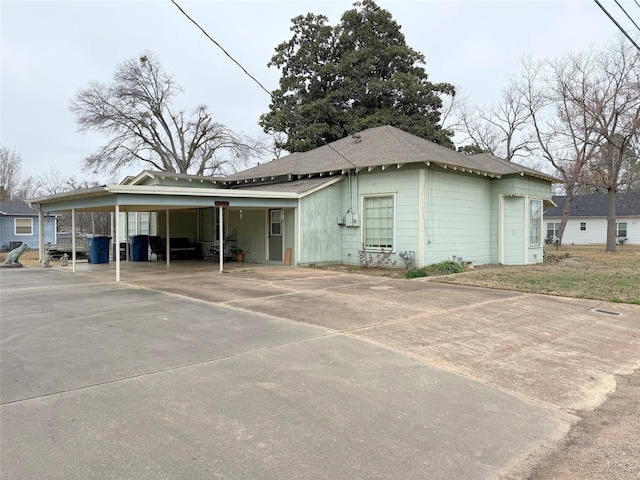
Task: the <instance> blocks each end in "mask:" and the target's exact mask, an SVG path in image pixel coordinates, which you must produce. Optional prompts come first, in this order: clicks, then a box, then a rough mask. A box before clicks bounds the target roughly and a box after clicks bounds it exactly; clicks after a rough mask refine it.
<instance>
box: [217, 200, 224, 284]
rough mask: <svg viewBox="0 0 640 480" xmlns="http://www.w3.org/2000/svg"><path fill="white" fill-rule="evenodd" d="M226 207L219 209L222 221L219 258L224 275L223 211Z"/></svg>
mask: <svg viewBox="0 0 640 480" xmlns="http://www.w3.org/2000/svg"><path fill="white" fill-rule="evenodd" d="M223 208H224V207H223V206H222V205H220V206H219V207H218V215H219V217H218V218H219V219H220V228H219V232H218V233H219V235H220V252H219V255H218V256H219V257H220V273H222V270H223V269H224V222H223V221H222V219H223V217H222V209H223Z"/></svg>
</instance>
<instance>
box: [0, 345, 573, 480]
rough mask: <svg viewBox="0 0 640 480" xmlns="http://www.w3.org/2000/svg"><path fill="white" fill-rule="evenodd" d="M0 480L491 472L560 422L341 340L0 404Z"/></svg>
mask: <svg viewBox="0 0 640 480" xmlns="http://www.w3.org/2000/svg"><path fill="white" fill-rule="evenodd" d="M1 415H2V425H3V428H2V439H3V449H2V470H3V478H5V479H14V478H30V479H39V478H47V479H84V478H114V479H115V478H136V479H154V480H155V479H158V478H181V479H202V478H260V479H278V480H280V479H299V478H371V479H385V478H403V479H423V478H456V479H463V480H464V479H480V478H490V477H492V476H495V475H496V474H497V472H498V471H500V470H501V469H502V468H503V467H504V465H506V464H509V463H511V462H512V461H513V459H514V458H519V457H521V456H523V455H524V454H525V453H526V452H528V451H529V450H530V449H532V448H534V447H535V446H537V445H538V444H539V443H540V441H541V439H542V438H558V437H559V436H561V435H562V434H563V433H564V432H565V431H566V429H567V426H568V420H570V419H569V418H567V417H566V416H564V415H562V414H560V413H559V412H556V411H553V410H550V409H547V408H545V407H542V406H540V405H535V404H531V403H528V402H523V401H522V400H520V399H517V398H515V397H513V396H510V395H506V394H504V393H503V392H500V391H498V390H496V389H493V388H491V387H489V386H486V385H483V384H481V383H478V382H473V381H469V380H468V379H465V378H464V377H461V376H458V375H455V374H451V373H449V372H445V371H443V370H439V369H436V368H432V367H429V366H427V365H425V364H424V363H422V362H419V361H416V360H413V359H411V358H408V357H406V356H402V355H399V354H396V353H393V352H389V351H387V350H385V349H381V348H377V347H375V346H372V345H368V344H366V343H363V342H360V341H358V340H356V339H350V338H346V337H344V336H331V337H326V338H323V339H316V340H311V341H304V342H298V343H294V344H288V345H286V346H281V347H277V348H272V349H268V350H262V351H255V352H249V353H245V354H239V355H234V356H232V357H227V358H225V359H220V360H217V361H213V362H208V363H202V364H198V365H193V366H188V367H185V368H180V369H176V370H171V371H164V372H160V373H157V374H152V375H145V376H139V377H135V378H130V379H127V380H122V381H119V382H117V383H110V384H102V385H98V386H93V387H87V388H82V389H78V390H75V391H73V392H65V393H63V394H55V395H50V396H47V397H42V398H37V399H32V400H29V401H23V402H16V403H13V404H10V405H4V406H3V407H2V410H1Z"/></svg>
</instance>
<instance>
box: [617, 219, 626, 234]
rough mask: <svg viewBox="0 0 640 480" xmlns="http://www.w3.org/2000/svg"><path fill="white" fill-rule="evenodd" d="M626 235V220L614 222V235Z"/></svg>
mask: <svg viewBox="0 0 640 480" xmlns="http://www.w3.org/2000/svg"><path fill="white" fill-rule="evenodd" d="M626 236H627V222H618V223H616V237H626Z"/></svg>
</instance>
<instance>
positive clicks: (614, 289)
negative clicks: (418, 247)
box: [433, 245, 640, 304]
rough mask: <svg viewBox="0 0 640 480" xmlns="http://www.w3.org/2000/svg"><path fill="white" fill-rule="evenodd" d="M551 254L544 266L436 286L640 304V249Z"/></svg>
mask: <svg viewBox="0 0 640 480" xmlns="http://www.w3.org/2000/svg"><path fill="white" fill-rule="evenodd" d="M546 251H547V260H546V261H545V263H543V264H538V265H527V266H503V265H485V266H480V267H478V268H476V269H475V270H470V271H468V272H465V273H462V274H458V275H448V276H443V277H438V278H436V279H433V280H434V281H437V282H443V283H453V284H456V285H471V286H477V287H488V288H500V289H503V290H516V291H519V292H529V293H544V294H548V295H559V296H564V297H576V298H592V299H597V300H606V301H609V302H622V303H635V304H640V245H619V246H618V247H617V251H616V252H615V253H605V252H604V245H581V246H574V245H570V246H563V247H560V249H559V250H556V249H555V247H550V248H547V249H546Z"/></svg>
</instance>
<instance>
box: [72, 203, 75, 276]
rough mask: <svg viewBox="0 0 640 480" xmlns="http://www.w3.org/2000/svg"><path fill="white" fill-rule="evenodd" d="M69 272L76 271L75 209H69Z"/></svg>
mask: <svg viewBox="0 0 640 480" xmlns="http://www.w3.org/2000/svg"><path fill="white" fill-rule="evenodd" d="M71 272H72V273H76V209H75V208H72V209H71Z"/></svg>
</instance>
